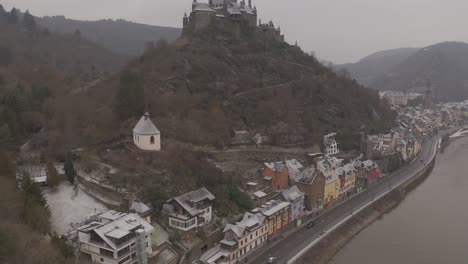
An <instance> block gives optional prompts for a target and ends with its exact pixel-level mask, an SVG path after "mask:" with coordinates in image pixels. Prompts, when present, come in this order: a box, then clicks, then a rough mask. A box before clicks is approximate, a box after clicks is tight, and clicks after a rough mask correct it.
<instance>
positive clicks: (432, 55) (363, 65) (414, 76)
mask: <svg viewBox="0 0 468 264" xmlns="http://www.w3.org/2000/svg"><path fill="white" fill-rule="evenodd" d="M335 69H336V70H338V71H340V70H343V69H346V70H347V71H349V73H350V74H351V76H352V77H353V78H355V79H356V80H357V81H359V82H360V83H361V84H363V85H366V86H368V87H371V88H374V89H378V90H397V91H408V92H420V93H424V92H425V91H426V90H428V89H430V90H431V91H432V95H433V96H434V98H435V99H436V100H439V101H459V100H464V99H467V98H468V77H467V76H468V44H467V43H464V42H442V43H438V44H435V45H431V46H428V47H425V48H421V49H413V48H410V49H407V48H405V49H397V50H390V51H383V52H378V53H375V54H372V55H370V56H368V57H366V58H363V59H362V60H360V61H359V62H357V63H354V64H344V65H338V66H336V68H335Z"/></svg>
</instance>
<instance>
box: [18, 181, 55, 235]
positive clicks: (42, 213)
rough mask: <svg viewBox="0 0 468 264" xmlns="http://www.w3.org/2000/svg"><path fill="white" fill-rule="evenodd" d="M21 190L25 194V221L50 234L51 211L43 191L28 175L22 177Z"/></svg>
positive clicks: (34, 227)
mask: <svg viewBox="0 0 468 264" xmlns="http://www.w3.org/2000/svg"><path fill="white" fill-rule="evenodd" d="M21 188H22V189H23V192H24V207H23V218H24V221H25V222H26V223H27V224H28V225H29V226H31V227H32V228H33V229H35V230H37V231H39V232H41V233H43V234H45V233H47V232H49V230H50V209H49V206H48V205H47V200H46V198H45V197H44V195H43V193H42V191H41V189H40V188H39V186H38V185H37V184H36V183H35V182H34V181H33V180H32V179H31V177H30V176H29V175H28V174H26V173H25V174H23V176H22V181H21Z"/></svg>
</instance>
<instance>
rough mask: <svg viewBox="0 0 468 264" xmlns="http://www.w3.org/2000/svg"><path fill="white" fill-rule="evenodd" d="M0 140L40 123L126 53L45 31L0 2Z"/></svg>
mask: <svg viewBox="0 0 468 264" xmlns="http://www.w3.org/2000/svg"><path fill="white" fill-rule="evenodd" d="M0 32H2V34H0V99H1V100H0V142H2V143H5V142H16V143H19V142H21V141H23V140H24V138H23V136H25V135H28V134H30V133H35V132H37V131H39V130H40V129H41V128H43V124H44V122H45V120H46V119H47V118H48V117H50V116H52V115H53V114H54V112H55V110H56V106H57V104H61V103H65V102H64V100H63V99H64V97H65V95H67V94H68V93H71V92H72V91H77V90H79V89H78V88H81V87H86V86H87V85H88V84H89V83H92V82H94V81H96V80H98V79H100V78H105V77H106V76H110V74H112V73H114V72H116V71H118V70H119V69H120V68H121V67H122V66H123V65H124V63H125V61H126V58H125V57H122V56H120V55H116V54H114V53H112V52H110V51H108V50H106V49H104V48H102V47H99V46H97V45H96V44H93V43H91V42H89V41H87V40H85V39H83V38H81V37H80V36H76V35H62V34H53V33H50V31H48V30H47V29H46V28H42V27H40V26H38V25H37V24H36V23H35V20H34V18H33V16H32V15H30V14H29V13H25V14H21V13H19V12H18V11H17V10H16V9H13V10H12V11H11V12H6V11H5V10H3V8H1V6H0Z"/></svg>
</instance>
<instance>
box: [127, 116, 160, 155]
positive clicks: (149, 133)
mask: <svg viewBox="0 0 468 264" xmlns="http://www.w3.org/2000/svg"><path fill="white" fill-rule="evenodd" d="M133 143H134V144H135V146H137V147H138V148H140V149H142V150H148V151H160V150H161V132H160V131H159V130H158V129H157V128H156V126H155V125H154V124H153V122H152V121H151V119H150V115H149V113H148V112H146V113H145V114H144V115H143V116H142V117H141V118H140V120H139V121H138V123H137V124H136V126H135V128H134V129H133Z"/></svg>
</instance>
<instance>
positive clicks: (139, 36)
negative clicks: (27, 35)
mask: <svg viewBox="0 0 468 264" xmlns="http://www.w3.org/2000/svg"><path fill="white" fill-rule="evenodd" d="M36 21H37V23H39V24H40V25H43V26H44V27H47V28H49V30H51V31H53V32H59V33H67V34H72V33H74V32H75V31H76V30H79V31H80V32H81V34H82V36H83V37H84V38H86V39H88V40H90V41H92V42H94V43H97V44H99V45H101V46H103V47H105V48H107V49H109V50H111V51H113V52H116V53H119V54H124V55H130V56H138V55H141V54H142V53H143V51H144V49H145V46H146V44H147V43H148V42H157V41H159V40H160V39H166V40H168V41H173V40H175V39H176V38H177V37H178V36H180V33H181V29H180V28H172V27H160V26H151V25H145V24H139V23H133V22H129V21H125V20H122V19H119V20H111V19H106V20H98V21H80V20H73V19H68V18H65V17H64V16H53V17H48V16H46V17H37V18H36Z"/></svg>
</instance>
